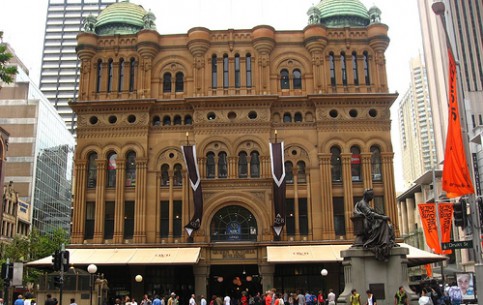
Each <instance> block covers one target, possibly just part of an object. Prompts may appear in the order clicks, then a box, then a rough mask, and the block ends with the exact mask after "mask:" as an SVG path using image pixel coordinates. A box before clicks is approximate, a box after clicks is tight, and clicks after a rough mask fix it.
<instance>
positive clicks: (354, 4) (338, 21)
mask: <svg viewBox="0 0 483 305" xmlns="http://www.w3.org/2000/svg"><path fill="white" fill-rule="evenodd" d="M316 7H317V9H318V10H319V11H320V15H319V16H320V23H322V24H324V25H326V26H328V27H344V26H367V25H368V24H369V21H370V20H369V14H368V12H367V8H366V7H365V6H364V4H362V2H361V1H360V0H321V1H320V3H319V4H317V5H316Z"/></svg>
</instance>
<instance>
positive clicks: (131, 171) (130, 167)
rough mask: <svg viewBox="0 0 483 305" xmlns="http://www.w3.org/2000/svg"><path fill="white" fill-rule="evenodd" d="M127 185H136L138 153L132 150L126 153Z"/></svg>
mask: <svg viewBox="0 0 483 305" xmlns="http://www.w3.org/2000/svg"><path fill="white" fill-rule="evenodd" d="M125 185H126V186H127V187H134V186H136V153H135V152H134V151H130V152H128V153H127V155H126V184H125Z"/></svg>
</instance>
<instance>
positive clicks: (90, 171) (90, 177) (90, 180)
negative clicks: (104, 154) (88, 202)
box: [87, 152, 97, 188]
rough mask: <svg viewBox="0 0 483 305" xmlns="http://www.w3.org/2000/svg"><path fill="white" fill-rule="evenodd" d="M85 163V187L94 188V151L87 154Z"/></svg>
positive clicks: (95, 171)
mask: <svg viewBox="0 0 483 305" xmlns="http://www.w3.org/2000/svg"><path fill="white" fill-rule="evenodd" d="M88 160H89V161H88V164H87V187H88V188H94V187H96V181H97V164H96V160H97V154H96V153H95V152H93V153H90V154H89V158H88Z"/></svg>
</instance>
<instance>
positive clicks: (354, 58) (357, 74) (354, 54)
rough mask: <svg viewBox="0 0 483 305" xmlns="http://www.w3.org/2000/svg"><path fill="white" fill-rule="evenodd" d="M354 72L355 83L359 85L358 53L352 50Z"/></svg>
mask: <svg viewBox="0 0 483 305" xmlns="http://www.w3.org/2000/svg"><path fill="white" fill-rule="evenodd" d="M352 73H353V74H354V85H356V86H359V69H358V68H357V53H356V52H355V51H354V52H352Z"/></svg>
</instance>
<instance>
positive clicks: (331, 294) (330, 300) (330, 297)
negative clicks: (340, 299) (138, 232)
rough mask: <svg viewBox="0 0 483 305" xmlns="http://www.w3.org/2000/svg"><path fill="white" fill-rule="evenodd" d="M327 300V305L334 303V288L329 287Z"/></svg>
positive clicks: (333, 304)
mask: <svg viewBox="0 0 483 305" xmlns="http://www.w3.org/2000/svg"><path fill="white" fill-rule="evenodd" d="M327 302H328V303H329V305H335V293H334V289H329V294H328V295H327Z"/></svg>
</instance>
